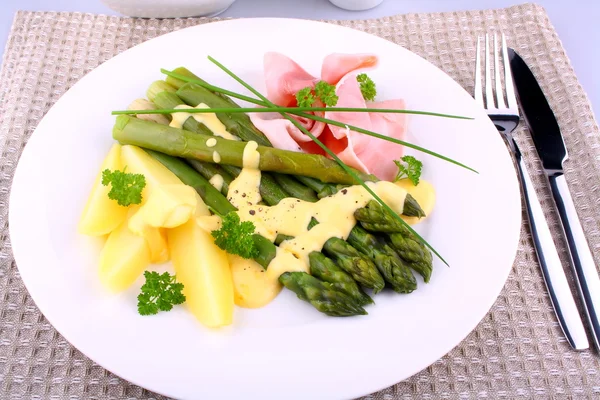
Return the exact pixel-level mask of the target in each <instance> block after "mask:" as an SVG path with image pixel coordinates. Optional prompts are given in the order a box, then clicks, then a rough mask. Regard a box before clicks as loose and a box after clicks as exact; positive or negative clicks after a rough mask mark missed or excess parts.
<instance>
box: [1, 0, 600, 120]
mask: <svg viewBox="0 0 600 400" xmlns="http://www.w3.org/2000/svg"><path fill="white" fill-rule="evenodd" d="M518 2H519V1H518V0H517V1H515V0H512V1H511V0H487V1H485V2H482V1H480V0H384V2H383V3H382V4H381V5H379V6H378V7H375V8H373V9H371V10H367V11H346V10H342V9H340V8H337V7H335V6H334V5H333V4H331V3H330V2H329V1H328V0H301V1H300V0H237V1H236V2H235V3H234V4H233V5H232V6H231V7H230V8H229V9H228V10H227V11H226V12H224V13H223V14H221V16H223V17H293V18H305V19H365V18H379V17H384V16H389V15H394V14H401V13H409V12H438V11H439V12H441V11H454V10H466V9H481V8H501V7H508V6H511V5H514V4H515V3H518ZM537 3H539V4H541V5H542V6H544V7H545V8H546V11H547V12H548V14H549V16H550V19H551V21H552V23H553V24H554V26H555V28H556V30H557V31H558V35H559V37H560V38H561V40H562V42H563V46H564V48H565V49H566V51H567V55H568V56H569V58H570V59H571V62H572V63H573V67H574V68H575V73H576V74H577V76H578V78H579V81H580V83H581V85H582V86H583V88H584V90H585V91H586V92H587V94H588V96H589V98H590V101H591V103H592V107H593V109H594V113H595V115H596V116H599V115H600V78H599V77H598V76H597V73H598V71H600V52H598V51H595V49H594V47H595V46H586V45H587V44H588V43H598V42H599V41H600V24H598V20H600V1H598V0H578V1H576V2H570V1H564V0H537ZM17 10H30V11H80V12H87V13H95V14H108V15H119V14H118V13H116V12H114V11H112V10H111V9H109V8H108V7H107V6H105V5H104V4H103V3H102V2H101V1H100V0H87V1H81V0H2V1H1V4H0V52H1V53H3V52H4V46H5V42H6V39H7V36H8V32H9V30H10V26H11V23H12V19H13V16H14V13H15V12H16V11H17Z"/></svg>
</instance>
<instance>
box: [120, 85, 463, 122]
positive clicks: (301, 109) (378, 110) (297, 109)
mask: <svg viewBox="0 0 600 400" xmlns="http://www.w3.org/2000/svg"><path fill="white" fill-rule="evenodd" d="M213 87H215V88H216V86H213ZM257 104H263V102H257ZM181 111H182V110H179V109H163V110H161V109H158V110H119V111H113V112H112V115H122V114H125V115H128V114H131V115H135V114H172V113H174V112H181ZM184 111H185V112H189V113H191V114H204V113H231V114H235V113H249V112H258V113H267V112H286V113H291V114H299V113H302V112H311V111H322V112H326V111H330V112H368V113H383V114H413V115H427V116H432V117H443V118H453V119H473V118H470V117H463V116H460V115H450V114H440V113H434V112H429V111H415V110H399V109H393V108H356V107H279V106H275V107H265V108H250V107H246V108H242V107H229V108H212V109H208V108H193V109H186V110H184ZM310 117H313V116H312V115H311V116H310Z"/></svg>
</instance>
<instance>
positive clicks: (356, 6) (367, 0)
mask: <svg viewBox="0 0 600 400" xmlns="http://www.w3.org/2000/svg"><path fill="white" fill-rule="evenodd" d="M329 1H330V2H332V3H333V4H334V5H336V6H338V7H339V8H343V9H344V10H351V11H362V10H368V9H370V8H373V7H376V6H378V5H380V4H381V3H383V0H329Z"/></svg>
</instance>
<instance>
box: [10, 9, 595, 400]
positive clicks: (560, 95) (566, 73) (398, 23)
mask: <svg viewBox="0 0 600 400" xmlns="http://www.w3.org/2000/svg"><path fill="white" fill-rule="evenodd" d="M211 21H213V19H203V18H200V19H176V20H141V19H130V18H120V17H108V16H98V15H89V14H79V13H46V12H19V13H17V14H16V16H15V19H14V24H13V27H12V30H11V34H10V37H9V40H8V43H7V46H6V52H5V54H4V60H3V65H2V70H1V72H0V150H1V154H2V157H1V159H0V229H1V232H0V398H2V399H9V398H10V399H34V398H35V399H54V398H56V399H67V398H68V399H123V398H131V399H162V398H163V397H162V396H159V395H156V394H153V393H151V392H149V391H147V390H144V389H142V388H140V387H137V386H135V385H132V384H130V383H128V382H126V381H124V380H122V379H120V378H119V377H117V376H115V375H113V374H111V373H110V372H108V371H106V370H104V369H103V368H101V367H100V366H98V365H97V364H95V363H94V362H93V361H91V360H89V359H88V358H86V357H85V356H84V355H83V354H82V353H80V352H79V351H78V350H76V349H75V348H74V347H73V346H71V345H70V344H69V343H68V342H67V341H66V340H65V339H64V338H63V337H62V336H61V335H60V334H59V333H58V332H57V331H56V330H55V329H54V328H53V327H52V326H51V325H50V324H49V323H48V321H47V320H46V319H45V318H44V316H43V315H42V314H41V313H40V311H39V310H38V309H37V307H36V306H35V304H34V302H33V301H32V300H31V297H30V296H29V295H28V293H27V290H26V288H25V287H24V285H23V282H22V281H21V279H20V277H19V273H18V270H17V266H16V265H15V261H14V259H13V256H12V252H11V245H10V238H9V236H8V221H7V216H8V207H7V205H8V197H9V192H10V186H11V181H12V177H13V174H14V171H15V167H16V164H17V160H18V159H19V156H20V154H21V152H22V150H23V148H24V146H25V145H26V143H27V139H28V138H29V136H30V135H31V133H32V132H33V130H34V129H35V127H36V126H37V124H38V122H39V121H40V119H41V118H42V117H43V116H44V114H45V113H46V112H47V111H48V109H49V107H50V106H52V105H53V104H54V103H55V102H56V101H57V100H58V99H59V98H60V96H61V95H62V94H63V93H64V92H65V91H66V90H67V89H69V88H70V87H71V86H72V85H73V84H74V83H75V82H77V81H78V80H79V79H80V78H81V77H82V76H84V75H85V74H86V73H87V72H89V71H91V70H92V69H93V68H95V67H96V66H97V65H99V64H101V63H102V62H104V61H106V60H108V59H110V58H111V57H113V56H114V55H116V54H118V53H120V52H122V51H123V50H126V49H128V48H130V47H132V46H134V45H136V44H138V43H141V42H143V41H145V40H148V39H151V38H153V37H156V36H158V35H161V34H164V33H167V32H170V31H173V30H177V29H180V28H184V27H187V26H191V25H197V24H204V23H208V22H211ZM329 22H331V23H333V24H337V25H343V26H348V27H352V28H355V29H359V30H363V31H366V32H369V33H372V34H375V35H378V36H381V37H383V38H385V39H388V40H390V41H392V42H395V43H397V44H399V45H401V46H404V47H406V48H408V49H410V50H412V51H413V52H415V53H417V54H419V55H421V56H423V57H425V58H426V59H428V60H429V61H431V62H432V63H434V64H436V65H437V66H438V67H440V68H441V69H443V70H444V71H446V72H447V73H448V74H450V76H452V77H453V78H454V79H456V80H457V81H458V82H459V83H461V84H462V85H463V86H464V87H465V88H466V89H467V90H468V91H470V92H472V91H473V70H474V60H475V39H476V37H477V36H479V35H482V34H484V33H486V32H499V31H503V32H505V33H506V34H507V37H508V41H509V43H510V45H511V46H512V47H515V48H516V49H517V51H518V52H519V53H520V54H521V55H522V56H523V57H524V58H525V60H526V61H527V62H528V63H529V64H530V65H531V66H532V69H533V70H534V72H535V73H536V75H537V76H539V77H542V80H541V85H542V87H543V89H544V91H545V92H546V94H547V95H548V97H549V100H550V103H551V105H552V107H553V109H554V110H555V111H556V112H557V118H558V122H559V124H560V127H561V129H562V132H563V134H564V135H565V141H566V144H567V147H568V149H569V153H570V155H571V159H570V161H569V163H568V166H567V171H566V174H567V178H568V182H569V186H570V188H571V191H572V193H573V195H574V200H575V203H576V205H577V208H578V211H579V213H580V217H581V219H582V221H583V225H584V229H585V231H586V233H587V237H588V239H589V242H590V245H591V247H592V249H593V252H594V254H595V256H596V261H597V262H598V261H599V259H598V256H599V254H600V229H599V227H600V215H599V214H598V210H600V191H599V186H598V182H600V179H599V178H600V167H599V163H598V160H599V159H600V135H599V131H598V126H597V125H596V123H595V121H594V117H593V114H592V111H591V109H590V105H589V102H588V100H587V97H586V95H585V93H584V91H583V90H582V88H581V86H580V85H579V83H578V81H577V78H576V76H575V74H574V72H573V69H572V68H571V65H570V63H569V60H568V58H567V56H566V55H565V52H564V50H563V48H562V46H561V43H560V40H559V38H558V37H557V35H556V32H555V30H554V28H553V27H552V25H551V23H550V21H549V20H548V17H547V15H546V13H545V11H544V10H543V9H542V8H541V7H539V6H537V5H532V4H525V5H519V6H515V7H511V8H507V9H501V10H486V11H471V12H454V13H438V14H407V15H398V16H393V17H388V18H381V19H376V20H366V21H329ZM518 140H519V142H520V143H521V144H522V147H523V150H524V156H525V159H526V160H527V163H528V165H529V167H530V171H534V172H535V176H534V181H535V182H536V183H537V185H538V189H539V195H540V197H541V199H542V202H543V203H544V204H546V205H548V204H550V203H551V197H550V195H549V191H548V189H547V188H546V187H545V186H543V185H541V182H542V179H541V177H542V170H541V166H540V164H539V160H537V159H536V157H535V155H534V148H533V147H532V144H531V141H530V140H529V139H528V136H527V135H526V132H525V129H523V128H522V129H521V130H520V131H519V132H518ZM548 218H549V219H550V223H551V226H552V229H556V227H557V219H556V216H555V215H552V214H549V215H548ZM558 244H559V245H560V252H561V255H562V256H563V257H564V256H565V254H566V253H565V251H566V250H565V246H564V243H562V242H560V241H559V243H558ZM482 271H483V272H482V273H485V272H484V271H485V263H483V264H482ZM249 397H252V395H251V394H250V393H249ZM599 397H600V358H599V357H598V356H597V355H596V354H595V353H593V352H591V351H584V352H575V351H573V350H571V348H570V347H569V345H568V344H567V342H566V340H565V339H564V337H563V335H562V332H561V330H560V327H559V326H558V324H557V322H556V318H555V315H554V312H553V309H552V306H551V304H550V301H549V298H548V295H547V294H546V290H545V286H544V283H543V281H542V278H541V275H540V270H539V267H538V265H537V264H536V261H535V257H534V251H533V248H532V241H531V236H530V234H529V231H528V227H527V226H526V225H523V227H522V232H521V240H520V243H519V251H518V254H517V257H516V260H515V263H514V266H513V269H512V273H511V274H510V277H509V278H508V281H507V283H506V286H505V287H504V290H503V291H502V293H501V294H500V296H499V298H498V300H497V301H496V303H495V304H494V306H493V307H492V309H491V311H490V313H489V314H488V315H487V316H486V317H485V318H484V319H483V321H482V322H481V323H480V324H479V326H477V328H476V329H475V330H474V331H473V332H472V333H471V334H469V336H468V337H467V338H466V339H465V340H464V341H463V342H462V343H460V344H459V345H458V346H457V347H456V348H455V349H454V350H452V351H451V352H450V353H449V354H448V355H446V356H445V357H443V358H442V359H441V360H438V361H437V362H435V363H434V364H433V365H431V366H430V367H428V368H427V369H425V370H423V371H421V372H420V373H418V374H417V375H415V376H413V377H411V378H410V379H408V380H406V381H404V382H401V383H398V384H397V385H395V386H393V387H390V388H388V389H386V390H383V391H381V392H378V393H375V394H372V395H371V396H367V397H365V399H378V400H380V399H387V400H391V399H438V398H439V399H474V398H508V399H514V398H539V399H549V398H556V399H563V398H569V399H591V398H599Z"/></svg>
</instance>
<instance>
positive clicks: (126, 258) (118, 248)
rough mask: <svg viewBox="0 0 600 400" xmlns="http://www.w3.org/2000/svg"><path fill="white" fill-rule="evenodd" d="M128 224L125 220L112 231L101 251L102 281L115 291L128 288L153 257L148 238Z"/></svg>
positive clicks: (100, 270) (100, 272)
mask: <svg viewBox="0 0 600 400" xmlns="http://www.w3.org/2000/svg"><path fill="white" fill-rule="evenodd" d="M127 225H128V224H127V221H123V223H121V225H119V227H118V228H117V229H115V230H114V231H112V232H111V233H110V235H109V236H108V239H107V240H106V243H105V244H104V247H103V248H102V251H101V253H100V269H99V274H100V281H101V282H102V283H103V284H104V285H105V286H106V287H107V288H109V289H110V290H111V291H113V292H120V291H122V290H125V289H127V288H128V287H129V286H130V285H131V284H132V283H133V282H134V281H135V280H136V279H137V278H138V277H139V276H140V275H141V274H142V272H144V270H145V269H146V268H147V267H148V265H149V264H150V261H151V257H152V255H151V252H150V246H149V245H148V240H147V239H146V238H145V237H144V236H140V235H136V234H135V233H133V232H131V231H130V230H129V227H128V226H127ZM165 247H166V246H165Z"/></svg>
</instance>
